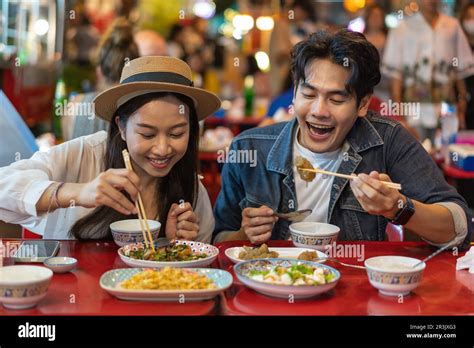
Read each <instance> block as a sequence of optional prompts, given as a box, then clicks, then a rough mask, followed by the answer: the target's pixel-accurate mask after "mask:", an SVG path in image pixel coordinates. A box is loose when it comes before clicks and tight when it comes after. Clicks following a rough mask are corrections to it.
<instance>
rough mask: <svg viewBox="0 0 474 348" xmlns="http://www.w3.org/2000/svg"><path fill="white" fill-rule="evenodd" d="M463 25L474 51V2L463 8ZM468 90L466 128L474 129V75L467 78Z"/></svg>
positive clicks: (461, 18)
mask: <svg viewBox="0 0 474 348" xmlns="http://www.w3.org/2000/svg"><path fill="white" fill-rule="evenodd" d="M460 13H461V17H460V21H461V25H462V28H463V30H464V33H465V34H466V36H467V39H468V41H469V45H470V46H471V51H472V52H474V2H470V3H469V4H467V5H466V6H465V7H464V8H463V9H462V10H461V12H460ZM465 83H466V90H467V107H466V129H474V75H471V76H469V77H468V78H466V80H465Z"/></svg>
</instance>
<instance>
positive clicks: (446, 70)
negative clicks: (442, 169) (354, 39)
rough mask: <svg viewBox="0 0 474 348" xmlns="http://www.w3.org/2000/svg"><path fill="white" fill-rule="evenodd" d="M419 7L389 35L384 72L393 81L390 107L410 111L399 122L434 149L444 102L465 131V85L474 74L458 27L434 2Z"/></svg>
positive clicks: (469, 50)
mask: <svg viewBox="0 0 474 348" xmlns="http://www.w3.org/2000/svg"><path fill="white" fill-rule="evenodd" d="M419 3H420V11H419V12H417V13H415V14H414V15H412V16H410V17H405V18H404V19H403V20H402V22H401V23H400V25H399V26H398V27H397V28H396V29H393V30H391V31H390V32H389V35H388V38H387V44H386V46H385V53H384V58H383V71H384V73H385V74H386V75H387V76H388V77H389V78H390V79H391V98H392V101H393V102H394V104H395V105H399V106H400V107H401V106H406V108H404V109H405V111H406V110H408V113H409V114H405V115H403V114H402V115H400V116H403V117H405V118H406V119H407V123H408V124H409V125H410V126H412V127H414V128H415V129H416V130H417V131H418V133H419V134H420V138H421V139H420V140H425V139H430V140H431V142H432V143H434V137H435V132H436V128H437V127H438V122H439V116H440V112H441V103H442V102H445V103H448V104H452V105H456V106H457V116H458V118H459V124H460V128H461V129H462V128H463V127H464V115H465V109H466V87H465V84H464V79H465V78H466V77H468V76H471V75H472V74H474V64H473V57H472V52H471V48H470V47H469V44H468V41H467V39H466V36H465V35H464V32H463V31H462V29H461V26H460V24H459V21H458V20H457V19H455V18H453V17H449V16H446V15H444V14H443V13H441V12H440V11H439V10H438V5H439V1H437V0H422V1H420V2H419ZM456 92H457V95H456ZM401 103H409V104H405V105H403V104H401ZM418 105H419V113H418V110H417V108H416V106H418ZM409 106H413V108H411V109H410V108H409ZM400 109H401V108H400Z"/></svg>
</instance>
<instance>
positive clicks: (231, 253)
mask: <svg viewBox="0 0 474 348" xmlns="http://www.w3.org/2000/svg"><path fill="white" fill-rule="evenodd" d="M225 256H227V257H228V258H229V259H230V260H231V261H232V262H233V263H238V262H241V261H247V260H255V259H269V258H281V259H298V260H304V261H317V262H318V263H323V262H326V260H324V259H326V258H327V257H328V256H327V255H326V254H325V253H323V252H321V251H318V250H314V249H307V248H288V247H287V248H269V247H268V246H267V245H266V244H265V243H264V244H262V245H260V246H259V247H249V246H243V247H234V248H228V249H226V250H225ZM321 259H323V260H321Z"/></svg>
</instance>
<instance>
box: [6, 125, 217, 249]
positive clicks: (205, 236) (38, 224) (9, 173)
mask: <svg viewBox="0 0 474 348" xmlns="http://www.w3.org/2000/svg"><path fill="white" fill-rule="evenodd" d="M106 141H107V133H106V132H104V131H100V132H97V133H94V134H92V135H88V136H83V137H80V138H76V139H73V140H71V141H68V142H65V143H63V144H60V145H58V146H55V147H52V148H51V149H50V150H49V151H47V152H36V153H35V154H34V155H33V156H32V157H31V158H30V159H27V160H21V161H18V162H15V163H12V164H11V165H10V166H8V167H3V168H0V220H3V221H5V222H8V223H13V224H20V225H22V226H23V227H25V228H27V229H28V230H30V231H32V232H34V233H37V234H40V235H42V236H43V238H45V239H71V238H73V237H72V236H70V235H69V230H70V229H71V227H72V226H73V224H74V223H75V222H76V221H77V220H79V219H80V218H82V217H83V216H85V215H86V214H88V213H89V212H91V211H92V210H93V209H92V208H83V207H79V206H75V205H74V202H73V201H71V204H70V207H68V208H62V209H57V210H56V211H54V212H52V213H49V214H41V215H38V213H37V211H36V203H37V202H38V200H39V199H40V197H41V196H42V194H43V192H44V191H45V190H46V189H47V188H48V187H49V186H50V185H51V184H53V183H54V182H67V183H86V182H90V181H92V180H93V179H95V178H96V177H97V176H98V175H99V174H100V173H101V172H103V171H104V165H105V162H104V158H105V151H106ZM194 212H195V213H196V215H197V216H198V217H199V220H200V223H199V225H200V231H199V234H198V237H197V239H196V240H198V241H203V242H210V240H211V237H212V232H213V230H214V216H213V214H212V207H211V203H210V201H209V196H208V194H207V191H206V189H205V188H204V186H203V185H202V183H201V182H199V192H198V199H197V201H196V206H195V207H194Z"/></svg>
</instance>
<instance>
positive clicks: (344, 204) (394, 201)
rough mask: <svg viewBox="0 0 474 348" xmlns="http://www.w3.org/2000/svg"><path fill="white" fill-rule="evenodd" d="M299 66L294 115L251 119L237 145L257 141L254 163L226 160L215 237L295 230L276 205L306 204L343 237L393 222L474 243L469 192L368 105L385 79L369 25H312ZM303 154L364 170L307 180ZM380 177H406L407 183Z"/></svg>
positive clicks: (295, 61)
mask: <svg viewBox="0 0 474 348" xmlns="http://www.w3.org/2000/svg"><path fill="white" fill-rule="evenodd" d="M292 73H293V79H294V83H295V93H294V100H293V103H294V111H295V114H296V119H295V120H293V121H290V122H286V123H281V124H277V125H273V126H269V127H265V128H256V129H251V130H249V131H247V132H244V133H242V134H241V135H240V136H238V137H237V138H235V139H234V141H233V143H232V145H231V147H230V151H231V152H234V154H235V153H237V154H239V153H242V151H255V152H256V158H257V163H256V164H255V161H253V162H252V164H249V163H235V162H237V161H233V163H230V161H228V162H229V163H226V164H225V165H224V168H223V170H222V191H221V192H220V194H219V197H218V199H217V202H216V206H215V211H214V213H215V218H216V228H215V231H214V240H215V241H216V242H219V241H225V240H237V239H249V240H250V241H251V242H252V243H254V244H261V243H264V242H266V241H267V240H269V239H288V237H289V231H288V226H289V222H288V221H284V220H280V221H278V220H277V218H275V217H273V216H272V214H273V212H275V211H279V212H289V211H295V210H298V209H308V208H309V209H312V210H313V212H312V214H311V215H310V216H309V217H307V218H306V220H305V221H319V222H328V223H331V224H334V225H337V226H339V227H340V228H341V233H340V235H339V238H340V239H342V240H384V239H385V228H386V226H387V223H388V222H392V223H395V224H400V225H404V226H405V227H406V228H407V229H409V230H411V231H413V232H414V233H416V234H417V235H419V236H420V237H421V238H423V239H425V240H426V241H428V242H430V243H431V244H433V245H438V246H441V245H445V244H446V243H450V244H451V243H452V244H453V245H464V246H467V245H468V243H469V241H470V239H471V226H470V221H471V215H470V214H471V213H470V211H469V208H468V207H467V205H466V202H465V201H464V199H463V198H462V197H461V196H460V195H459V194H458V193H457V192H456V190H455V189H454V188H453V187H451V186H449V185H448V184H447V183H446V182H445V180H444V178H443V176H442V173H441V171H440V170H439V169H438V168H437V166H436V165H435V163H433V161H432V160H431V158H430V156H429V155H428V154H427V153H426V152H425V150H424V149H423V148H422V147H421V145H420V144H419V143H418V142H417V141H416V140H415V139H414V138H413V137H412V136H411V135H410V134H409V133H408V132H407V131H406V130H405V128H404V127H403V126H401V125H400V124H399V123H397V122H395V121H393V120H391V119H387V118H381V117H377V116H376V115H375V114H373V113H371V112H368V111H367V109H368V103H369V100H370V97H371V94H372V92H373V88H374V86H375V85H376V84H377V83H378V82H379V80H380V71H379V55H378V52H377V50H376V48H375V47H374V46H373V45H372V44H371V43H369V42H368V41H367V40H366V39H365V37H364V36H363V35H362V34H359V33H354V32H349V31H347V30H341V31H339V32H337V33H336V34H334V35H332V34H329V33H327V32H324V31H318V32H316V33H314V34H312V35H311V36H309V37H308V38H307V39H306V40H304V41H302V42H300V43H298V44H297V45H296V46H295V47H294V49H293V51H292ZM239 151H240V152H239ZM255 152H254V153H255ZM229 154H230V156H229V158H231V155H232V153H229ZM296 156H303V157H305V158H306V159H308V160H309V161H310V162H311V164H312V165H313V166H314V167H318V168H321V169H325V170H329V171H337V172H339V173H344V174H352V173H356V174H357V179H355V180H351V181H350V182H348V181H349V180H347V179H342V178H335V177H325V176H321V175H317V176H316V178H315V179H314V180H313V181H312V182H310V183H306V182H304V181H302V179H301V178H300V176H299V175H298V174H297V172H296V169H295V168H294V165H293V159H294V158H295V157H296ZM234 157H235V156H234ZM380 181H393V182H397V183H400V184H401V185H402V190H401V191H397V190H395V189H391V188H387V187H386V186H385V185H383V184H382V183H381V182H380ZM468 222H469V223H468Z"/></svg>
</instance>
